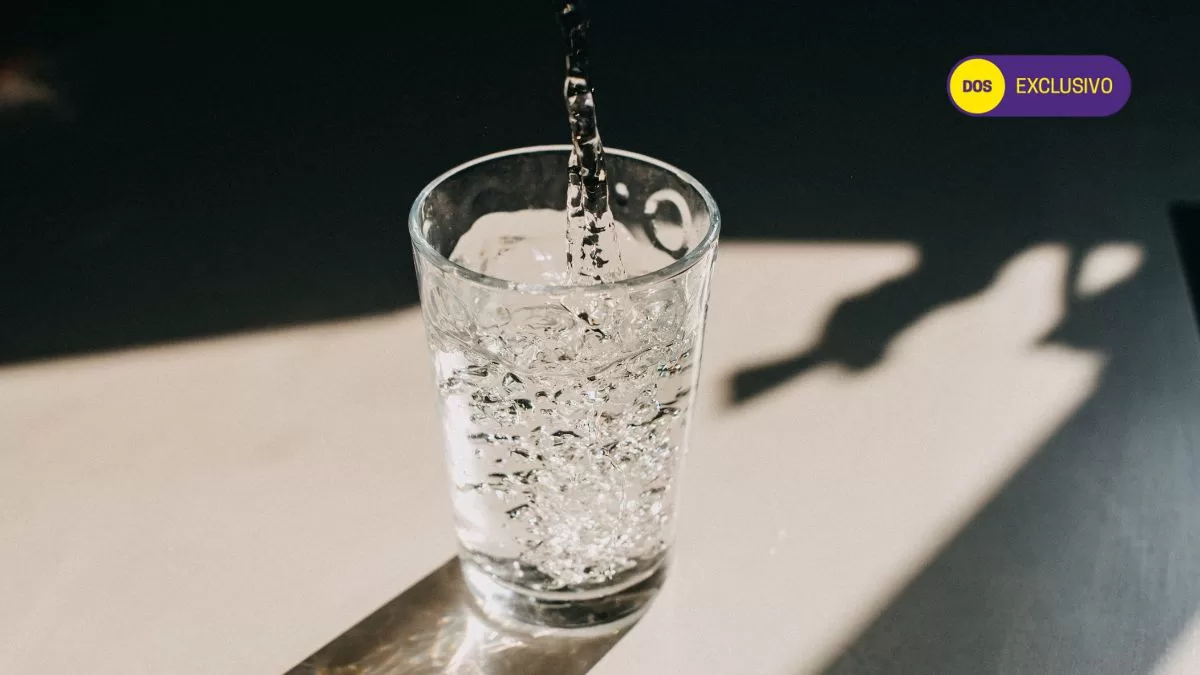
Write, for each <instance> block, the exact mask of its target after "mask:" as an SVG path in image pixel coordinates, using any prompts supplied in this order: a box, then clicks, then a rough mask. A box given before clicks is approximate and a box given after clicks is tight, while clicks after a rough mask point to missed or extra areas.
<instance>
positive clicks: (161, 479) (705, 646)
mask: <svg viewBox="0 0 1200 675" xmlns="http://www.w3.org/2000/svg"><path fill="white" fill-rule="evenodd" d="M1142 263H1143V261H1142V258H1141V252H1140V249H1138V248H1137V246H1136V245H1133V244H1126V243H1121V242H1114V243H1112V244H1109V245H1104V246H1101V247H1099V248H1098V249H1097V250H1095V251H1093V252H1092V253H1091V254H1089V255H1088V256H1087V257H1085V262H1084V264H1083V269H1082V273H1081V275H1080V278H1079V280H1078V281H1072V280H1069V279H1068V277H1067V274H1068V253H1067V250H1066V249H1065V248H1064V247H1062V246H1060V245H1055V244H1045V245H1041V246H1036V247H1034V248H1031V249H1028V250H1026V251H1025V252H1024V253H1022V254H1021V255H1019V256H1018V257H1016V258H1015V259H1013V260H1012V261H1010V262H1009V263H1008V264H1007V266H1006V267H1004V268H1003V269H1002V270H1001V271H1000V272H999V273H998V275H997V277H996V279H995V281H994V283H993V284H992V285H991V286H990V287H989V288H987V289H985V290H984V291H983V292H982V293H979V294H977V295H974V296H971V297H969V298H967V299H966V300H964V301H961V302H957V303H954V304H951V305H946V306H943V307H940V308H938V309H936V310H935V311H933V312H931V313H930V314H928V315H926V316H924V317H922V318H921V319H920V320H919V321H917V322H916V323H914V324H913V325H911V326H910V327H909V328H907V329H906V330H905V332H904V333H903V334H902V335H901V336H899V338H898V339H897V340H895V341H894V342H893V343H892V345H891V346H890V348H889V351H888V352H887V353H886V355H885V358H884V360H883V361H882V363H881V364H879V365H878V366H876V367H873V368H870V369H867V370H864V371H861V372H852V371H849V370H846V369H845V368H843V367H840V366H836V365H825V366H820V367H817V368H815V369H813V370H810V371H808V372H806V373H804V374H802V375H800V376H798V377H795V378H793V379H791V380H790V381H788V382H787V383H786V384H784V385H783V386H781V387H779V388H777V389H774V390H772V391H771V392H769V393H767V394H765V395H764V396H762V397H760V398H758V399H755V400H754V401H752V402H750V403H747V404H744V405H741V406H736V407H732V406H731V405H730V403H729V402H728V394H727V391H728V387H729V380H730V378H731V377H732V376H733V374H734V373H735V372H737V371H738V370H739V369H741V368H744V367H747V366H753V365H755V364H758V363H760V362H763V361H767V360H771V359H773V358H776V357H782V356H786V355H788V354H793V353H796V352H797V351H798V350H800V349H802V348H803V347H805V345H806V343H811V342H812V341H814V340H816V339H817V338H818V336H819V335H820V332H821V328H822V325H823V321H824V319H825V318H827V316H828V315H829V313H830V312H831V311H832V309H833V308H834V307H835V306H836V304H837V303H838V302H839V301H841V300H844V299H845V298H847V297H848V296H850V295H853V294H856V293H861V292H863V291H865V290H867V289H869V288H871V287H872V286H875V285H878V284H880V283H882V282H884V281H885V280H888V279H891V278H894V277H897V276H899V275H903V274H907V273H910V272H912V271H913V270H914V269H915V268H916V267H917V266H918V265H919V264H920V254H919V251H918V250H916V249H915V248H914V247H912V246H911V245H908V244H905V243H902V242H897V243H886V242H884V243H878V244H869V245H866V244H834V243H831V244H798V243H765V242H764V243H753V244H751V243H730V244H724V245H722V249H721V253H720V256H719V260H718V263H717V278H716V280H715V282H714V287H713V298H712V310H711V314H710V321H709V328H708V338H707V342H706V344H705V352H704V361H703V368H702V384H701V392H700V396H699V402H698V408H697V410H696V412H695V415H696V420H695V426H694V430H693V433H692V439H691V449H690V453H689V455H688V459H687V464H686V468H685V470H684V474H683V481H684V483H683V490H682V504H681V512H680V513H681V516H680V532H679V540H678V544H677V547H676V552H675V559H674V563H673V567H672V569H671V571H670V577H669V581H668V583H667V586H666V588H665V589H664V591H663V593H662V594H661V595H660V597H659V598H658V600H657V601H656V602H655V603H654V605H653V606H652V607H651V609H650V611H649V612H648V613H647V615H646V616H645V617H644V618H643V619H642V620H641V621H640V623H638V624H637V625H635V626H634V627H633V628H632V629H631V630H630V631H629V632H628V634H626V635H625V636H624V637H623V638H622V639H621V640H620V641H618V642H617V643H616V645H615V646H614V647H613V648H612V650H611V651H610V652H609V653H608V654H607V655H605V656H604V657H603V658H602V659H601V660H600V661H599V662H598V663H597V664H596V666H595V668H594V669H593V672H595V673H597V674H598V675H609V674H613V675H616V674H628V673H647V674H660V673H735V672H736V673H755V674H771V673H779V674H781V675H782V674H794V673H803V672H812V671H815V670H819V669H820V668H821V667H823V666H824V665H826V664H828V663H829V662H830V661H831V660H832V659H834V658H835V657H837V655H838V654H839V652H840V651H841V650H842V649H843V648H844V647H845V645H846V644H847V643H848V642H850V641H851V640H852V639H853V638H854V637H855V636H856V635H857V634H859V633H860V632H861V631H862V630H863V629H864V628H865V627H866V626H867V625H868V624H869V622H870V621H871V620H872V619H873V618H874V617H875V616H876V615H877V614H878V613H879V612H880V611H881V610H882V609H883V608H884V607H886V606H887V604H888V602H889V601H890V600H891V599H892V598H893V597H895V595H896V594H897V593H898V592H899V591H900V590H901V589H902V588H903V587H904V586H905V584H906V583H907V582H909V581H910V580H911V579H912V578H913V577H914V575H916V574H917V573H918V572H919V571H920V570H921V569H922V568H923V567H924V566H925V565H926V564H927V563H928V562H929V561H930V560H931V559H932V558H933V557H934V556H935V555H936V554H937V553H938V551H939V550H940V549H941V547H943V546H945V545H946V544H947V542H948V541H950V540H951V539H952V538H953V537H954V536H955V535H956V533H957V532H959V531H960V529H961V528H963V526H964V525H965V524H966V523H967V522H968V521H969V520H970V519H971V518H972V517H973V516H974V515H975V514H976V513H977V512H978V511H979V509H980V508H981V507H982V506H983V505H984V504H985V503H987V501H988V500H989V499H990V498H992V496H993V495H995V494H996V493H997V491H998V490H1000V488H1001V487H1002V486H1004V485H1005V483H1006V482H1007V481H1008V480H1009V479H1010V477H1012V476H1013V474H1014V472H1016V471H1018V469H1020V468H1021V467H1022V466H1023V465H1024V464H1025V463H1026V462H1027V461H1029V460H1030V458H1031V457H1032V456H1034V455H1035V454H1036V453H1037V451H1038V449H1039V448H1040V447H1041V446H1042V444H1043V443H1044V442H1045V441H1046V440H1047V439H1048V438H1049V437H1050V436H1051V435H1053V434H1054V433H1055V431H1056V430H1058V429H1059V428H1060V427H1061V426H1062V425H1063V424H1064V423H1065V422H1066V421H1067V420H1068V419H1069V418H1070V417H1071V416H1072V415H1073V413H1074V412H1075V411H1076V410H1077V409H1079V408H1080V406H1081V405H1083V404H1084V403H1085V401H1087V400H1088V398H1089V396H1090V395H1091V393H1092V392H1093V390H1094V388H1095V387H1096V385H1097V382H1098V380H1099V379H1100V378H1101V377H1102V376H1103V374H1104V372H1105V368H1106V358H1105V356H1104V355H1103V354H1100V353H1098V352H1090V351H1085V350H1080V349H1073V348H1067V347H1063V346H1059V345H1055V344H1053V343H1045V342H1044V341H1043V340H1042V338H1043V336H1045V335H1046V334H1047V333H1048V332H1049V331H1050V330H1052V329H1053V328H1054V326H1055V325H1056V324H1058V322H1059V321H1060V320H1061V319H1062V318H1063V313H1064V296H1065V294H1066V293H1081V294H1085V295H1086V294H1098V293H1104V292H1107V291H1108V290H1109V289H1110V288H1111V287H1114V286H1115V285H1117V284H1120V283H1122V282H1123V281H1124V280H1125V279H1126V278H1127V277H1129V276H1130V275H1132V274H1136V273H1137V269H1138V266H1139V265H1141V264H1142ZM751 327H753V328H751ZM427 359H428V357H427V352H426V349H425V344H424V333H423V330H422V327H421V323H420V315H419V311H418V310H417V309H416V308H412V309H408V310H404V311H402V312H399V313H396V314H393V315H388V316H378V317H372V318H364V319H358V320H351V321H346V322H343V323H336V324H325V325H315V326H305V327H297V328H291V329H285V330H277V331H271V332H263V333H255V334H247V335H237V336H231V337H225V338H219V339H211V340H202V341H196V342H188V343H181V344H166V345H161V346H155V347H150V348H143V349H134V350H129V351H121V352H114V353H105V354H99V355H93V356H84V357H78V358H65V359H58V360H51V361H45V362H40V363H34V364H29V365H19V366H10V367H5V368H3V369H0V598H3V601H2V602H0V672H4V673H9V672H11V673H32V672H38V673H46V674H51V675H54V674H59V673H62V674H64V675H66V674H71V675H74V674H76V673H83V672H86V673H89V674H90V675H108V674H112V675H118V674H120V675H128V674H130V673H153V674H155V675H163V674H181V675H182V674H197V675H199V674H211V675H242V674H245V675H258V674H262V673H282V672H284V671H286V670H288V669H289V668H291V667H292V666H294V665H296V664H297V663H299V662H300V661H301V660H302V659H304V658H305V657H306V656H307V655H309V654H310V653H312V652H314V651H315V650H317V649H318V648H319V647H321V646H322V645H323V644H325V643H327V642H329V641H330V640H332V639H333V638H335V637H336V636H338V635H339V634H340V633H342V632H343V631H344V630H346V629H347V628H349V627H350V626H351V625H352V624H354V623H355V622H357V621H358V620H359V619H361V618H363V617H364V616H366V615H368V614H370V613H371V612H372V611H373V610H374V609H375V608H377V607H379V606H380V605H381V604H383V603H384V602H386V601H388V600H389V599H391V598H393V597H394V596H396V595H397V594H399V593H400V592H402V591H403V590H404V589H406V588H408V587H410V586H412V585H413V584H414V583H416V582H417V581H418V580H420V579H421V578H422V577H425V575H427V574H429V573H430V572H431V571H433V570H435V569H436V568H438V567H439V566H441V565H443V564H444V563H445V562H446V561H447V560H448V559H450V558H451V557H452V556H453V555H454V552H455V548H454V540H453V534H452V530H451V522H450V506H449V500H448V493H447V489H448V488H447V484H446V480H445V477H444V473H443V467H442V453H441V449H440V440H439V432H438V425H437V423H436V420H435V417H434V415H435V412H434V397H433V389H432V384H431V375H430V367H429V365H428V360H427ZM1192 633H1196V631H1192ZM1197 645H1200V634H1197V635H1192V636H1191V637H1187V636H1185V637H1184V638H1183V639H1181V640H1180V642H1179V644H1178V645H1177V646H1176V648H1175V649H1174V651H1172V652H1171V654H1170V658H1168V659H1167V660H1166V661H1164V662H1163V664H1162V667H1161V668H1160V672H1162V673H1184V672H1195V671H1196V670H1197V669H1200V653H1198V648H1197ZM456 648H458V649H471V646H470V645H465V644H464V645H459V646H458V647H456ZM472 667H474V668H476V669H477V670H464V671H462V672H486V670H484V669H482V666H480V665H479V664H478V663H476V664H475V665H474V666H472ZM413 672H416V671H413ZM421 672H425V671H421ZM430 672H437V671H436V670H431V671H430Z"/></svg>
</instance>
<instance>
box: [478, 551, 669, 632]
mask: <svg viewBox="0 0 1200 675" xmlns="http://www.w3.org/2000/svg"><path fill="white" fill-rule="evenodd" d="M460 562H461V564H462V571H463V578H464V579H465V580H466V582H467V588H469V589H471V594H472V595H473V596H474V598H475V601H476V603H477V604H478V605H479V608H480V609H481V610H482V611H483V613H484V614H486V615H487V616H488V617H489V618H491V619H492V620H494V621H497V622H498V623H501V624H502V625H507V626H509V627H516V628H519V627H521V626H534V627H537V626H541V627H547V628H569V629H587V628H599V629H603V630H611V629H615V628H620V627H622V626H625V625H629V624H632V623H634V622H636V621H637V620H638V619H639V618H640V617H641V615H642V613H644V612H645V610H646V608H647V607H649V606H650V602H651V601H652V600H653V599H654V596H655V595H656V594H657V593H658V589H659V588H661V587H662V584H663V581H664V580H665V579H666V575H667V566H666V564H665V563H663V564H659V565H658V566H656V567H654V568H651V569H649V570H647V571H646V573H645V574H643V575H639V576H637V577H634V578H632V579H628V580H626V581H625V583H623V584H620V585H618V586H614V587H613V588H612V589H611V590H610V591H609V592H607V593H605V594H604V595H599V596H596V595H594V594H589V596H590V597H585V598H580V597H573V596H572V595H570V594H565V593H537V592H534V591H528V590H523V589H519V588H517V587H514V586H511V585H509V584H506V583H504V582H501V581H498V580H497V579H495V578H494V577H492V576H491V575H489V574H488V573H487V572H484V571H483V570H481V569H479V567H478V566H476V565H475V563H473V562H471V561H470V560H467V559H461V560H460Z"/></svg>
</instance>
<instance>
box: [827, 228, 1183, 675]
mask: <svg viewBox="0 0 1200 675" xmlns="http://www.w3.org/2000/svg"><path fill="white" fill-rule="evenodd" d="M1172 217H1173V219H1174V221H1175V226H1176V229H1177V230H1178V229H1181V228H1190V229H1192V230H1193V231H1192V233H1191V235H1190V236H1192V237H1195V228H1196V227H1197V225H1198V224H1200V221H1197V220H1191V221H1190V222H1189V223H1185V222H1184V221H1185V220H1188V219H1190V218H1194V217H1195V214H1194V212H1193V211H1190V210H1187V209H1184V208H1183V207H1176V208H1174V209H1173V210H1172ZM1147 240H1148V245H1147V259H1146V262H1145V264H1144V266H1143V268H1142V270H1141V272H1140V273H1139V274H1138V275H1137V276H1136V277H1134V278H1133V279H1132V280H1130V281H1129V282H1127V283H1125V284H1122V285H1119V286H1117V287H1115V288H1114V289H1113V290H1111V291H1109V292H1107V293H1105V294H1103V295H1100V296H1097V297H1095V298H1092V299H1089V300H1084V301H1079V300H1076V301H1073V302H1072V305H1071V309H1070V311H1069V312H1068V315H1067V318H1066V320H1065V321H1064V322H1063V323H1062V324H1061V325H1060V326H1059V327H1058V328H1057V329H1056V330H1054V331H1053V332H1052V334H1051V335H1049V336H1047V337H1046V341H1047V342H1049V343H1058V344H1064V345H1073V346H1083V347H1089V348H1094V349H1101V350H1103V351H1104V352H1105V353H1106V354H1107V355H1108V356H1109V359H1110V360H1109V362H1108V364H1107V366H1106V369H1105V371H1104V373H1103V376H1102V380H1101V381H1100V383H1099V386H1098V389H1097V390H1096V392H1095V394H1094V395H1093V396H1092V398H1091V399H1090V400H1089V401H1088V402H1087V403H1086V405H1085V406H1084V407H1083V408H1082V409H1081V410H1080V411H1079V412H1078V413H1077V414H1076V415H1074V416H1073V417H1072V418H1071V419H1070V421H1068V422H1067V424H1066V425H1065V426H1063V427H1062V428H1061V429H1059V430H1058V431H1057V432H1056V433H1055V434H1054V436H1053V437H1052V438H1051V439H1050V440H1049V441H1048V442H1047V443H1046V444H1045V445H1044V446H1043V447H1042V448H1041V450H1040V451H1039V452H1038V453H1037V454H1036V455H1035V456H1034V457H1033V459H1032V460H1031V461H1029V462H1028V463H1027V464H1026V465H1025V466H1024V467H1022V468H1021V469H1020V470H1019V471H1018V473H1017V474H1016V475H1015V476H1014V477H1013V478H1012V479H1011V480H1010V481H1009V482H1008V483H1007V484H1006V485H1005V486H1004V487H1003V489H1002V490H1001V491H1000V492H999V493H998V494H997V495H996V496H995V497H994V498H993V499H991V500H990V501H989V503H988V504H987V505H986V506H985V507H984V508H983V509H982V510H981V511H980V512H979V513H978V514H977V515H975V516H974V517H973V518H972V520H971V521H970V522H969V523H968V524H967V525H966V526H965V527H964V528H963V529H962V530H961V531H960V532H959V534H958V535H957V536H956V537H954V539H952V540H951V541H950V542H949V543H948V544H947V545H946V546H945V548H943V549H942V550H941V551H939V552H938V553H937V554H936V556H935V557H934V558H933V560H931V561H930V562H929V563H928V564H927V565H926V566H925V568H924V569H923V570H921V571H920V573H919V574H918V575H917V576H916V577H915V578H914V579H913V580H911V581H910V582H909V583H908V584H907V585H906V587H905V588H904V589H903V590H902V591H901V592H900V593H899V595H898V596H897V597H895V598H894V599H893V600H892V601H891V602H890V603H889V604H888V606H887V608H886V609H885V610H884V611H883V612H882V613H881V614H880V615H879V616H878V617H877V618H875V619H874V620H873V621H872V622H871V623H870V625H869V626H867V627H866V628H865V630H864V631H863V632H862V633H861V634H859V635H858V636H857V637H856V638H855V639H854V640H853V641H852V642H851V643H850V644H849V645H847V646H846V647H845V649H844V650H843V651H842V653H841V654H840V655H839V656H838V657H836V658H835V659H834V660H833V661H832V662H831V663H829V664H828V665H827V667H826V668H824V670H823V673H824V675H857V674H861V673H888V674H891V673H915V674H925V673H1056V674H1063V673H1078V674H1080V675H1103V674H1107V673H1112V674H1113V675H1130V674H1142V673H1150V672H1152V671H1153V668H1154V667H1155V665H1156V664H1157V663H1158V662H1159V661H1160V660H1161V659H1162V658H1163V655H1164V654H1165V653H1166V652H1167V651H1168V649H1169V648H1170V647H1171V645H1172V643H1173V642H1174V640H1175V639H1176V637H1177V636H1178V635H1179V634H1180V632H1181V631H1182V629H1183V628H1184V626H1186V625H1187V623H1188V621H1189V620H1190V619H1191V618H1192V617H1193V616H1194V615H1195V614H1196V611H1197V608H1200V579H1198V578H1197V576H1196V575H1195V573H1194V571H1195V570H1196V569H1200V489H1198V488H1200V457H1198V448H1200V437H1198V435H1197V429H1196V428H1195V425H1194V424H1191V421H1192V420H1194V419H1195V415H1196V411H1197V410H1200V398H1198V397H1197V390H1196V387H1195V386H1194V385H1195V382H1197V381H1200V367H1198V363H1197V359H1196V354H1197V348H1198V347H1200V342H1198V341H1197V334H1196V331H1195V330H1194V328H1193V326H1191V325H1186V322H1183V321H1179V320H1178V319H1179V315H1178V311H1179V309H1178V308H1179V307H1181V306H1182V305H1184V304H1185V303H1186V300H1185V297H1184V293H1183V292H1182V291H1183V289H1182V284H1180V283H1179V278H1178V270H1177V268H1176V267H1175V265H1174V264H1173V259H1174V258H1175V255H1174V251H1172V250H1171V249H1172V246H1171V245H1170V242H1169V241H1166V240H1165V239H1160V238H1158V237H1153V236H1151V237H1147ZM1193 241H1194V239H1193ZM1185 256H1186V254H1185ZM1165 354H1172V355H1176V358H1177V359H1178V361H1177V362H1175V363H1170V364H1164V363H1162V361H1161V359H1162V356H1163V355H1165ZM1172 369H1175V370H1176V372H1182V373H1187V375H1186V376H1184V377H1168V376H1166V374H1167V373H1170V372H1171V371H1172ZM1139 401H1144V403H1140V402H1139ZM967 450H969V449H964V451H967Z"/></svg>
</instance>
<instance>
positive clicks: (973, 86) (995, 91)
mask: <svg viewBox="0 0 1200 675" xmlns="http://www.w3.org/2000/svg"><path fill="white" fill-rule="evenodd" d="M946 88H947V89H949V92H948V93H949V94H950V100H951V101H953V102H954V105H956V106H958V109H959V110H961V111H963V112H965V113H970V114H972V115H982V114H983V113H985V112H990V111H991V110H992V109H993V108H995V107H996V106H998V105H1000V101H1001V99H1003V98H1004V73H1002V72H1000V69H999V68H997V67H996V64H994V63H992V62H991V61H988V60H987V59H967V60H966V61H963V62H962V63H960V64H958V66H956V67H955V68H954V72H952V73H950V81H949V82H948V83H947V85H946Z"/></svg>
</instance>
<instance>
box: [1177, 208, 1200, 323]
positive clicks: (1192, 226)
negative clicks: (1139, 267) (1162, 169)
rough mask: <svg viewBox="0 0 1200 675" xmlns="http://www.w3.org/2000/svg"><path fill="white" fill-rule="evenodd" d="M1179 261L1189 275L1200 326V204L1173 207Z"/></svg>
mask: <svg viewBox="0 0 1200 675" xmlns="http://www.w3.org/2000/svg"><path fill="white" fill-rule="evenodd" d="M1171 222H1172V224H1173V225H1174V228H1175V241H1176V242H1177V243H1178V244H1179V260H1180V262H1182V263H1183V271H1184V274H1186V275H1187V280H1188V289H1189V292H1190V294H1191V298H1192V310H1193V314H1194V315H1195V317H1196V321H1197V325H1200V202H1179V203H1177V204H1175V205H1174V206H1172V207H1171Z"/></svg>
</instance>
